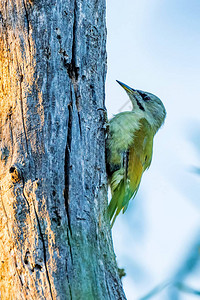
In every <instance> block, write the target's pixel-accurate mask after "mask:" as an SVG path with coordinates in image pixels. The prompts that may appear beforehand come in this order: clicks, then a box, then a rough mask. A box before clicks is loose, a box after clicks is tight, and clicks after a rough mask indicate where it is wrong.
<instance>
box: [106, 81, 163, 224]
mask: <svg viewBox="0 0 200 300" xmlns="http://www.w3.org/2000/svg"><path fill="white" fill-rule="evenodd" d="M117 82H118V83H119V84H120V85H121V86H122V87H123V88H124V89H125V91H126V93H127V94H128V96H129V99H130V100H131V102H132V106H133V109H132V111H125V112H121V113H119V114H117V115H115V116H114V117H113V118H112V119H111V120H110V121H109V133H108V137H107V140H106V160H107V161H106V167H107V174H108V183H109V185H110V188H111V193H112V199H111V201H110V203H109V205H108V214H109V217H110V221H111V227H112V226H113V224H114V222H115V219H116V217H117V216H118V214H119V213H120V211H121V210H123V213H124V212H125V211H126V209H127V207H128V204H129V201H130V200H131V199H133V198H134V197H135V195H136V193H137V191H138V188H139V185H140V181H141V177H142V174H143V172H144V171H145V170H146V169H148V168H149V166H150V164H151V160H152V152H153V138H154V135H155V134H156V132H157V131H158V129H159V128H160V127H161V125H162V124H163V122H164V120H165V117H166V110H165V107H164V105H163V103H162V101H161V100H160V99H159V98H158V97H156V96H155V95H153V94H151V93H148V92H143V91H140V90H135V89H133V88H131V87H129V86H127V85H126V84H124V83H122V82H120V81H118V80H117Z"/></svg>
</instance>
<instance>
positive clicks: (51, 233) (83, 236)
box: [0, 0, 125, 300]
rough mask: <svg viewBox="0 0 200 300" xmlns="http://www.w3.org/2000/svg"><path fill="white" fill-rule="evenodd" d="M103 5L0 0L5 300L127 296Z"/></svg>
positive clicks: (0, 224)
mask: <svg viewBox="0 0 200 300" xmlns="http://www.w3.org/2000/svg"><path fill="white" fill-rule="evenodd" d="M105 43H106V28H105V0H87V1H83V0H7V1H5V0H0V292H1V299H4V300H5V299H84V300H85V299H89V300H90V299H95V300H96V299H125V295H124V292H123V289H122V285H121V282H120V279H119V276H118V273H117V268H116V261H115V256H114V252H113V246H112V240H111V234H110V226H109V221H108V218H107V179H106V172H105V130H104V124H105V110H104V84H105V75H106V50H105Z"/></svg>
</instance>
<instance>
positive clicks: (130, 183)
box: [108, 119, 153, 224]
mask: <svg viewBox="0 0 200 300" xmlns="http://www.w3.org/2000/svg"><path fill="white" fill-rule="evenodd" d="M152 145H153V135H152V134H151V130H150V127H149V123H148V122H147V121H146V120H145V119H142V120H141V127H140V129H139V130H137V131H136V132H135V134H134V140H133V143H132V145H131V146H130V147H129V149H127V151H125V152H123V153H121V156H122V157H121V168H120V169H119V170H117V171H115V172H113V174H112V176H111V180H110V186H111V191H112V199H111V201H110V203H109V206H108V213H109V216H110V220H112V224H113V223H114V221H115V219H116V217H117V215H118V214H119V213H120V211H121V210H123V212H125V211H126V209H127V207H128V203H129V201H130V199H131V198H134V196H135V195H136V193H137V191H138V188H139V184H140V181H141V177H142V174H143V172H144V170H145V169H146V168H147V167H148V166H149V165H150V163H151V157H152Z"/></svg>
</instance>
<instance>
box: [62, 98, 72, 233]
mask: <svg viewBox="0 0 200 300" xmlns="http://www.w3.org/2000/svg"><path fill="white" fill-rule="evenodd" d="M71 97H72V95H71ZM72 120H73V118H72V103H70V104H68V131H67V145H66V149H65V166H64V172H65V189H64V198H65V209H66V213H67V219H68V226H69V230H70V233H71V235H72V229H71V222H70V212H69V201H70V199H69V178H70V174H69V173H70V168H71V166H70V152H71V140H72Z"/></svg>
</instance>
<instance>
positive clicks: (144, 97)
mask: <svg viewBox="0 0 200 300" xmlns="http://www.w3.org/2000/svg"><path fill="white" fill-rule="evenodd" d="M142 98H143V100H144V101H148V100H151V98H150V97H149V96H147V95H144V96H143V97H142Z"/></svg>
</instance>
